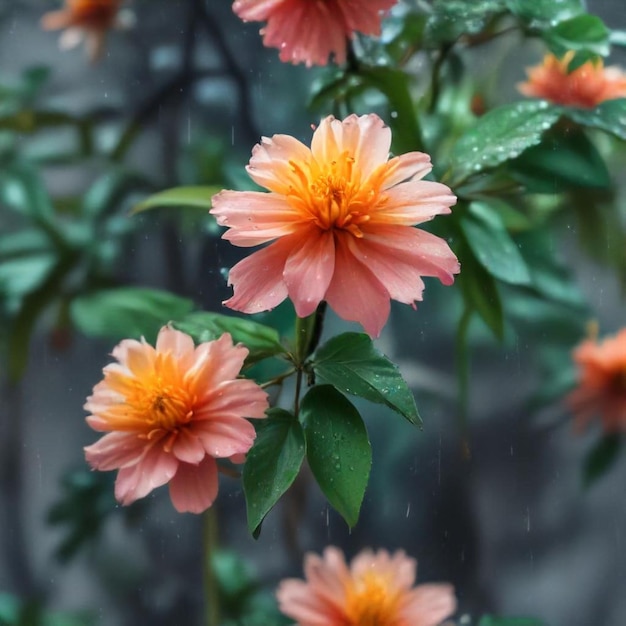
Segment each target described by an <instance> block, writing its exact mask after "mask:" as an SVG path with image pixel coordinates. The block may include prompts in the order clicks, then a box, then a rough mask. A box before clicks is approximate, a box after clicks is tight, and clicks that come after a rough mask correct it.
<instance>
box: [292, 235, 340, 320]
mask: <svg viewBox="0 0 626 626" xmlns="http://www.w3.org/2000/svg"><path fill="white" fill-rule="evenodd" d="M334 269H335V242H334V237H333V233H332V231H322V230H320V229H319V228H312V229H311V230H309V232H308V234H307V236H306V237H305V238H304V241H303V242H302V244H301V245H300V246H298V247H296V248H295V249H294V250H293V252H292V253H291V254H290V255H289V258H288V259H287V261H286V263H285V271H284V274H283V276H284V279H285V283H286V285H287V290H288V291H289V298H290V299H291V300H292V302H293V304H294V307H295V309H296V313H297V314H298V316H299V317H307V316H308V315H311V313H313V312H314V311H315V309H316V308H317V305H318V304H319V303H320V302H321V301H322V300H323V299H324V296H325V295H326V290H327V289H328V285H329V284H330V281H331V278H332V276H333V272H334Z"/></svg>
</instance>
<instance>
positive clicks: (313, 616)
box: [276, 578, 345, 626]
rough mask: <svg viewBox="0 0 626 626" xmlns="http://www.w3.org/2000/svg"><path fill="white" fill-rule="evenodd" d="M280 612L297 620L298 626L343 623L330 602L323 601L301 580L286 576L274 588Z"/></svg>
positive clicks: (341, 616) (330, 625)
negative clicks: (286, 577) (275, 588)
mask: <svg viewBox="0 0 626 626" xmlns="http://www.w3.org/2000/svg"><path fill="white" fill-rule="evenodd" d="M276 598H277V600H278V606H279V609H280V611H281V613H283V614H285V615H286V616H287V617H290V618H292V619H294V620H296V621H297V624H298V626H341V625H342V624H345V618H344V616H343V615H342V613H341V612H340V611H339V610H338V609H337V608H336V607H335V606H334V605H333V604H330V603H325V602H324V601H323V599H320V598H319V597H318V595H317V593H315V591H313V590H312V589H311V586H310V585H308V584H307V583H305V582H304V581H302V580H298V579H296V578H288V579H286V580H283V581H282V582H281V583H280V585H279V586H278V589H277V590H276Z"/></svg>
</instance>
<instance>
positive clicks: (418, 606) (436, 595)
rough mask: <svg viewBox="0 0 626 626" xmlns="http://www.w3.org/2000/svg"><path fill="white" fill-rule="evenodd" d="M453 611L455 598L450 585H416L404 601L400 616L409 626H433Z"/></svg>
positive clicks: (454, 609)
mask: <svg viewBox="0 0 626 626" xmlns="http://www.w3.org/2000/svg"><path fill="white" fill-rule="evenodd" d="M454 611H456V598H455V597H454V588H453V587H452V585H447V584H430V585H418V586H417V587H416V588H415V589H414V590H413V591H411V592H410V595H409V597H408V598H407V599H406V600H405V604H404V606H403V608H402V616H403V617H404V619H405V620H406V623H407V624H411V626H435V625H436V624H440V623H441V622H442V621H443V620H444V619H446V617H449V616H450V615H452V614H453V613H454Z"/></svg>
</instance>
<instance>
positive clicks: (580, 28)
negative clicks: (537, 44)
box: [543, 14, 610, 57]
mask: <svg viewBox="0 0 626 626" xmlns="http://www.w3.org/2000/svg"><path fill="white" fill-rule="evenodd" d="M609 34H610V33H609V30H608V28H607V27H606V26H605V25H604V22H603V21H602V20H601V19H600V18H599V17H596V16H595V15H587V14H584V15H577V16H576V17H573V18H571V19H568V20H565V21H563V22H560V23H559V24H557V25H556V26H554V27H553V28H550V29H548V30H546V31H544V33H543V37H544V39H545V40H546V42H547V43H548V45H549V46H550V49H551V50H552V52H554V54H555V55H556V56H558V57H562V56H563V55H564V54H565V53H566V52H568V51H570V50H573V51H574V52H581V51H583V52H588V53H591V54H596V55H600V56H606V55H607V54H608V53H609Z"/></svg>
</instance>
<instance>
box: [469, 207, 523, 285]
mask: <svg viewBox="0 0 626 626" xmlns="http://www.w3.org/2000/svg"><path fill="white" fill-rule="evenodd" d="M460 225H461V230H462V231H463V232H464V234H465V237H466V239H467V243H468V245H469V247H470V248H471V249H472V251H473V253H474V255H475V257H476V259H477V260H478V262H479V263H480V264H481V265H482V266H483V267H484V268H485V269H486V270H487V271H488V272H489V273H490V274H491V275H492V276H494V277H495V278H498V279H500V280H502V281H504V282H507V283H511V284H513V285H528V284H530V274H529V272H528V267H527V266H526V263H525V261H524V259H523V257H522V255H521V254H520V251H519V249H518V248H517V244H516V243H515V242H514V241H513V240H512V239H511V236H510V235H509V233H508V232H507V231H506V229H505V228H504V224H503V223H502V220H501V219H500V216H499V215H498V212H497V210H496V209H495V208H494V207H493V206H492V205H491V204H490V203H489V202H487V201H476V202H472V203H471V204H470V205H469V207H468V213H467V215H466V216H463V217H462V218H461V219H460Z"/></svg>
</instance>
